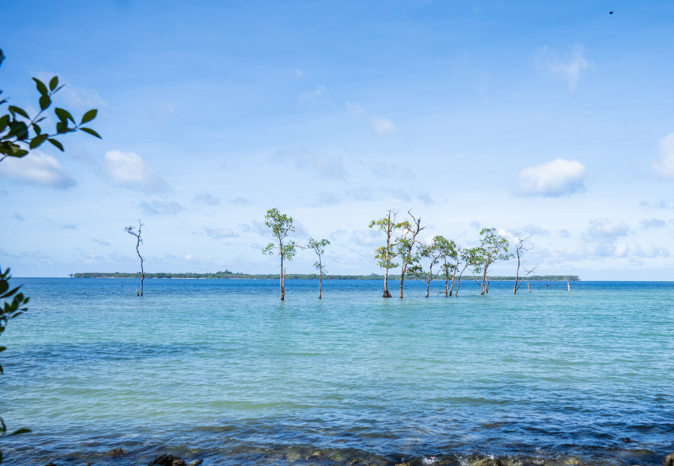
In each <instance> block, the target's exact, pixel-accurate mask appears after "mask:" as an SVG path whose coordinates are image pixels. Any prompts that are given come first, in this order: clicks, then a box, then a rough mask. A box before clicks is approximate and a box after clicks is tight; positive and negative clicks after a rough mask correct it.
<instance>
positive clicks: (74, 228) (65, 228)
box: [62, 224, 79, 230]
mask: <svg viewBox="0 0 674 466" xmlns="http://www.w3.org/2000/svg"><path fill="white" fill-rule="evenodd" d="M62 228H63V229H64V230H79V228H77V225H70V224H69V225H63V227H62Z"/></svg>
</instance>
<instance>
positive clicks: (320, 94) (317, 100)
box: [299, 86, 330, 106]
mask: <svg viewBox="0 0 674 466" xmlns="http://www.w3.org/2000/svg"><path fill="white" fill-rule="evenodd" d="M329 102H330V99H329V98H328V91H327V89H326V88H325V86H318V87H317V88H316V89H314V90H312V91H305V92H302V94H300V99H299V106H304V105H310V106H316V105H320V104H327V103H329Z"/></svg>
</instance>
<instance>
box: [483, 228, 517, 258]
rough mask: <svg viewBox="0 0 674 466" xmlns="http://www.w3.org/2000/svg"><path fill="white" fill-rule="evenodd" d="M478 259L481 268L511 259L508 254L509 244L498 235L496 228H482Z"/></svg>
mask: <svg viewBox="0 0 674 466" xmlns="http://www.w3.org/2000/svg"><path fill="white" fill-rule="evenodd" d="M480 236H482V239H481V240H480V247H479V248H478V250H479V258H480V262H481V264H480V265H482V266H485V267H489V265H491V264H493V263H494V262H499V261H507V260H509V259H511V258H512V257H513V255H512V254H508V247H509V246H510V243H508V240H507V239H505V238H504V237H503V236H501V235H499V234H498V232H497V231H496V228H483V229H482V231H480Z"/></svg>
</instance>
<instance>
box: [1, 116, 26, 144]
mask: <svg viewBox="0 0 674 466" xmlns="http://www.w3.org/2000/svg"><path fill="white" fill-rule="evenodd" d="M13 137H15V138H17V139H18V140H19V141H23V140H24V139H26V138H27V137H28V126H26V124H25V123H24V122H23V121H12V122H11V123H10V124H9V133H7V135H6V136H5V138H6V139H9V138H13Z"/></svg>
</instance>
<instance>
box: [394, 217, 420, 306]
mask: <svg viewBox="0 0 674 466" xmlns="http://www.w3.org/2000/svg"><path fill="white" fill-rule="evenodd" d="M407 213H408V214H409V216H410V217H412V222H411V223H410V222H409V221H408V220H405V221H404V222H402V223H401V228H402V234H401V235H400V238H399V239H398V242H397V245H396V251H397V253H398V255H399V256H400V260H401V263H402V269H401V271H400V299H403V284H404V282H405V274H406V273H407V267H408V266H411V265H414V264H416V263H417V262H418V261H419V255H418V254H415V253H414V245H415V244H416V243H418V241H417V235H419V232H420V231H421V230H423V229H424V228H426V227H422V226H421V217H419V219H417V218H415V217H414V215H412V211H411V210H410V211H408V212H407Z"/></svg>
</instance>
